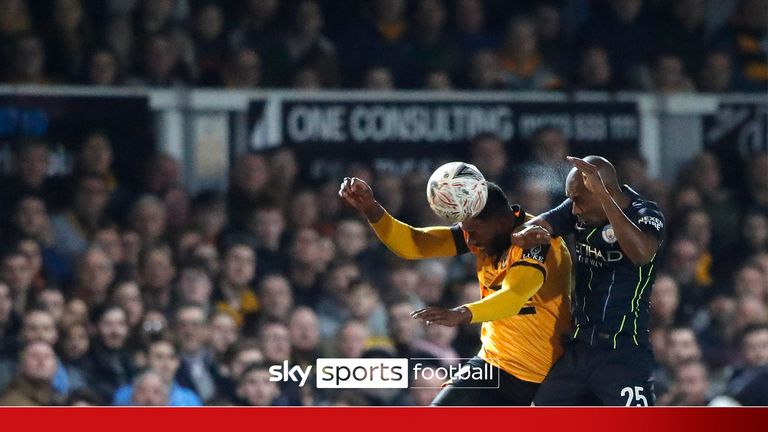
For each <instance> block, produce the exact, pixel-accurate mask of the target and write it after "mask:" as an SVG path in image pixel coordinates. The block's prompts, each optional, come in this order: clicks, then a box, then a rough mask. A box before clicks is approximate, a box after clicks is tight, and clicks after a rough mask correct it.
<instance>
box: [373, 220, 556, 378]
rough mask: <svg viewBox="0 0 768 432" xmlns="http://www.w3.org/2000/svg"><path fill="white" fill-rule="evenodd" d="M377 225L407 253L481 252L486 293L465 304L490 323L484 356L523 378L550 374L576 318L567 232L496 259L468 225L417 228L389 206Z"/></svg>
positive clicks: (485, 330)
mask: <svg viewBox="0 0 768 432" xmlns="http://www.w3.org/2000/svg"><path fill="white" fill-rule="evenodd" d="M514 210H515V212H516V215H517V218H518V221H517V223H516V225H519V224H522V223H523V222H524V221H525V220H526V219H530V218H529V217H528V216H526V215H525V213H524V212H523V211H522V210H521V209H520V208H519V207H515V209H514ZM371 225H372V226H373V228H374V230H375V231H376V235H377V236H378V237H379V238H380V239H381V241H382V242H383V243H384V244H385V245H386V246H387V247H388V248H389V249H390V250H392V251H393V252H394V253H396V254H397V255H398V256H400V257H402V258H406V259H421V258H430V257H439V256H456V255H459V254H463V253H468V252H471V253H473V254H474V255H475V256H476V271H477V278H478V282H479V285H480V286H479V288H480V300H478V301H476V302H473V303H470V304H466V305H465V306H466V307H467V308H468V309H469V310H470V311H471V312H472V322H482V323H483V325H482V331H481V340H482V342H483V346H482V348H481V350H480V353H479V356H480V357H482V358H483V359H485V360H486V361H487V362H488V363H491V364H493V365H495V366H497V367H499V368H500V369H502V370H504V371H506V372H507V373H510V374H512V375H514V376H515V377H517V378H519V379H521V380H525V381H530V382H541V381H542V380H543V379H544V377H545V376H546V374H547V372H548V371H549V369H550V368H551V367H552V365H553V364H554V362H555V361H556V360H557V358H558V357H560V355H561V353H562V346H561V335H562V334H563V333H566V332H567V331H568V328H569V325H570V313H569V303H568V293H569V290H570V285H571V259H570V254H569V253H568V249H567V248H566V246H565V243H564V242H563V241H562V239H560V238H555V239H552V240H551V241H550V243H549V244H546V245H542V246H540V247H537V248H534V249H531V250H522V249H520V248H518V247H510V248H509V249H508V250H506V251H505V252H504V253H503V254H502V256H501V257H500V259H494V258H491V257H488V256H486V255H484V254H482V253H481V252H480V251H478V250H476V249H474V248H471V247H469V246H468V245H467V242H466V233H465V232H464V231H463V230H462V229H461V227H460V225H454V226H452V227H427V228H414V227H411V226H409V225H407V224H405V223H403V222H400V221H398V220H397V219H395V218H393V217H392V216H391V215H389V214H385V215H384V217H382V219H381V220H379V221H377V222H375V223H373V224H371Z"/></svg>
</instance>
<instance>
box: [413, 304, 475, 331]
mask: <svg viewBox="0 0 768 432" xmlns="http://www.w3.org/2000/svg"><path fill="white" fill-rule="evenodd" d="M411 317H413V318H414V319H419V320H422V321H425V322H426V323H427V325H431V324H440V325H444V326H447V327H456V326H457V325H459V324H469V323H470V322H471V321H472V312H470V310H469V309H467V308H466V307H465V306H459V307H456V308H453V309H445V308H441V307H436V306H429V307H425V308H423V309H419V310H417V311H414V312H411Z"/></svg>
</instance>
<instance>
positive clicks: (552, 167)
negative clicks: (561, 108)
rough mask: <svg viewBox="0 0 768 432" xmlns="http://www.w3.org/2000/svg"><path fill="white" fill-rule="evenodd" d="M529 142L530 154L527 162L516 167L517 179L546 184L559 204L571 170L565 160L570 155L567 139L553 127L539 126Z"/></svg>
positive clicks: (560, 131)
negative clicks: (536, 180) (535, 180)
mask: <svg viewBox="0 0 768 432" xmlns="http://www.w3.org/2000/svg"><path fill="white" fill-rule="evenodd" d="M530 141H531V146H530V152H531V154H530V155H529V159H528V161H527V162H525V163H522V164H519V165H518V167H517V171H518V177H520V178H523V179H539V180H541V181H543V182H546V184H547V191H548V192H549V194H550V196H551V197H552V199H554V200H555V201H557V202H559V201H560V200H561V199H564V195H565V191H564V190H563V185H564V184H565V178H566V176H567V175H568V172H569V171H570V170H571V164H570V163H568V161H567V160H566V159H565V157H566V156H567V155H568V154H570V153H569V152H570V149H569V146H568V141H567V138H566V136H565V134H564V133H563V131H562V130H560V129H559V128H557V127H555V126H541V127H539V128H538V129H536V130H535V131H534V132H533V134H532V135H531V138H530ZM523 204H524V203H523Z"/></svg>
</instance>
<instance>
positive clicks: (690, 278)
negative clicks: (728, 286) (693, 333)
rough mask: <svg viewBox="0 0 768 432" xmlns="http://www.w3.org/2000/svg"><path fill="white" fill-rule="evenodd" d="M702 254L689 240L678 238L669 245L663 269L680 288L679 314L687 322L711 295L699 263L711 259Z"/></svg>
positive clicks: (706, 275) (711, 288)
mask: <svg viewBox="0 0 768 432" xmlns="http://www.w3.org/2000/svg"><path fill="white" fill-rule="evenodd" d="M704 253H705V251H702V250H701V249H700V247H699V246H698V245H697V244H696V242H695V241H693V240H691V239H687V238H678V239H675V240H673V241H672V242H671V243H670V244H669V249H668V256H667V259H666V267H665V268H666V270H667V271H668V272H669V274H670V275H672V277H673V278H674V279H675V281H676V282H677V285H678V287H679V288H680V300H681V301H680V303H681V305H682V309H681V313H682V315H683V317H684V318H685V319H688V320H690V319H693V317H694V315H695V314H696V312H697V311H698V308H700V307H702V306H704V305H705V304H706V303H707V302H708V301H709V300H710V299H711V297H712V294H713V285H712V280H711V279H710V278H709V277H708V273H706V272H700V267H699V265H700V263H704V264H706V262H707V261H709V260H710V259H711V258H710V259H707V258H706V257H705V256H704ZM702 259H703V260H704V261H702Z"/></svg>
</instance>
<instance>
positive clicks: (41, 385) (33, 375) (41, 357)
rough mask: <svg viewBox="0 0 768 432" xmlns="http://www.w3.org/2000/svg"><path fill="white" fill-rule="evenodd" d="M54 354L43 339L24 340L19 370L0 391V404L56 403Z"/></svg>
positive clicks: (39, 404)
mask: <svg viewBox="0 0 768 432" xmlns="http://www.w3.org/2000/svg"><path fill="white" fill-rule="evenodd" d="M55 375H56V354H55V353H54V352H53V348H51V346H50V345H48V344H47V343H45V342H43V341H34V342H30V343H29V344H27V345H26V346H25V347H24V348H23V349H22V351H21V354H20V358H19V368H18V374H17V375H16V377H15V378H14V380H13V381H12V382H11V383H10V385H9V386H8V387H7V388H6V389H5V390H4V391H3V392H2V393H0V406H50V405H58V402H59V401H58V400H57V398H56V394H55V392H54V391H53V378H54V376H55Z"/></svg>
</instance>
